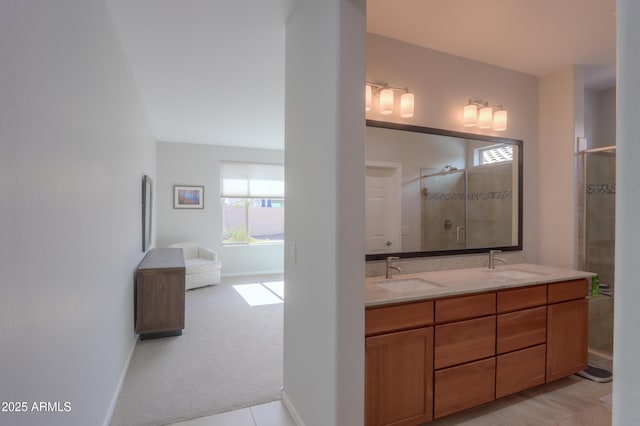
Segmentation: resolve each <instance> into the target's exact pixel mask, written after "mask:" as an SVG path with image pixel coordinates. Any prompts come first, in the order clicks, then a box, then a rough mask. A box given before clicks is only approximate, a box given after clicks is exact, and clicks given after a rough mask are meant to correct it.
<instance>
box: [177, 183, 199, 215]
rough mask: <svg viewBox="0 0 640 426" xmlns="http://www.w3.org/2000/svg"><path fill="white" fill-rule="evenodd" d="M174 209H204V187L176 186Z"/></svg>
mask: <svg viewBox="0 0 640 426" xmlns="http://www.w3.org/2000/svg"><path fill="white" fill-rule="evenodd" d="M173 208H174V209H203V208H204V186H192V185H174V186H173Z"/></svg>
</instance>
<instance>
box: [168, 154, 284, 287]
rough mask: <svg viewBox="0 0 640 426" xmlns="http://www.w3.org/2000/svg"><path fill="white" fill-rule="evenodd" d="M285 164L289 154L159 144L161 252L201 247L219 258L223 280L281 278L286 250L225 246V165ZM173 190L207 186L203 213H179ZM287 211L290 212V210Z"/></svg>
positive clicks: (190, 211) (277, 246)
mask: <svg viewBox="0 0 640 426" xmlns="http://www.w3.org/2000/svg"><path fill="white" fill-rule="evenodd" d="M223 160H228V161H249V162H250V161H255V162H263V163H280V164H283V163H284V152H283V151H276V150H266V149H251V148H231V147H222V146H213V145H200V144H189V143H174V142H158V182H157V185H156V199H157V200H158V247H167V246H168V245H169V244H173V243H178V242H196V243H200V244H202V245H204V246H205V247H209V248H210V249H212V250H213V251H215V252H217V253H218V257H219V259H220V261H221V262H222V272H221V273H222V275H225V276H229V275H250V274H262V273H282V271H283V269H284V264H283V247H284V246H283V244H269V245H261V246H258V245H254V246H233V247H232V246H222V245H221V236H222V217H221V214H222V210H221V207H220V162H221V161H223ZM174 185H204V208H203V209H174V208H173V186H174ZM285 209H286V207H285Z"/></svg>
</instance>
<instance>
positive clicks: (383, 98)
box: [365, 81, 415, 118]
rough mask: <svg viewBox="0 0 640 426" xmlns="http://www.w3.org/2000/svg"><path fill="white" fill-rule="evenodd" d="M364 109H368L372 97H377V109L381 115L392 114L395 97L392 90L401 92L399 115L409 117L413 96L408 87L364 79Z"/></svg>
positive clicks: (411, 115)
mask: <svg viewBox="0 0 640 426" xmlns="http://www.w3.org/2000/svg"><path fill="white" fill-rule="evenodd" d="M365 83H366V85H365V110H366V111H370V110H371V109H372V108H371V105H372V97H373V96H377V97H379V98H380V99H379V110H378V112H379V113H380V114H381V115H390V114H393V110H394V106H395V99H394V93H393V92H394V91H399V92H403V93H402V95H401V96H400V113H399V115H400V117H402V118H411V117H413V115H414V105H415V96H414V95H413V93H410V92H409V88H408V87H394V86H389V84H387V83H383V82H376V83H374V82H371V81H365Z"/></svg>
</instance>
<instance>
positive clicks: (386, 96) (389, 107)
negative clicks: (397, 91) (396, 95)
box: [380, 89, 393, 115]
mask: <svg viewBox="0 0 640 426" xmlns="http://www.w3.org/2000/svg"><path fill="white" fill-rule="evenodd" d="M392 113H393V90H391V89H384V90H381V91H380V114H382V115H389V114H392Z"/></svg>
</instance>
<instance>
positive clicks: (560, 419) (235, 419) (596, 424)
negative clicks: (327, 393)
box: [172, 376, 612, 426]
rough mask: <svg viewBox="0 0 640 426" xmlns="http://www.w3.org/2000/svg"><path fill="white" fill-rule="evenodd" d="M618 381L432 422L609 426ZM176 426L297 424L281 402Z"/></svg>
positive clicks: (570, 383)
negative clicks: (614, 387)
mask: <svg viewBox="0 0 640 426" xmlns="http://www.w3.org/2000/svg"><path fill="white" fill-rule="evenodd" d="M611 388H612V383H611V382H609V383H595V382H592V381H590V380H586V379H583V378H581V377H577V376H571V377H567V378H565V379H561V380H558V381H556V382H553V383H548V384H546V385H541V386H538V387H536V388H533V389H529V390H527V391H524V392H520V393H518V394H515V395H512V396H509V397H506V398H502V399H500V400H498V401H494V402H492V403H489V404H486V405H483V406H480V407H477V408H473V409H470V410H467V411H464V412H462V413H458V414H454V415H452V416H448V417H445V418H442V419H439V420H435V421H433V422H431V423H427V425H428V426H461V425H464V426H578V425H580V426H609V425H611V403H610V395H611ZM172 426H295V423H294V422H293V420H292V419H291V417H290V416H289V414H288V412H287V409H286V408H285V407H284V405H283V404H282V402H281V401H274V402H270V403H267V404H262V405H256V406H254V407H249V408H243V409H241V410H236V411H229V412H226V413H221V414H216V415H213V416H209V417H202V418H199V419H194V420H189V421H186V422H181V423H174V424H173V425H172Z"/></svg>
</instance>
